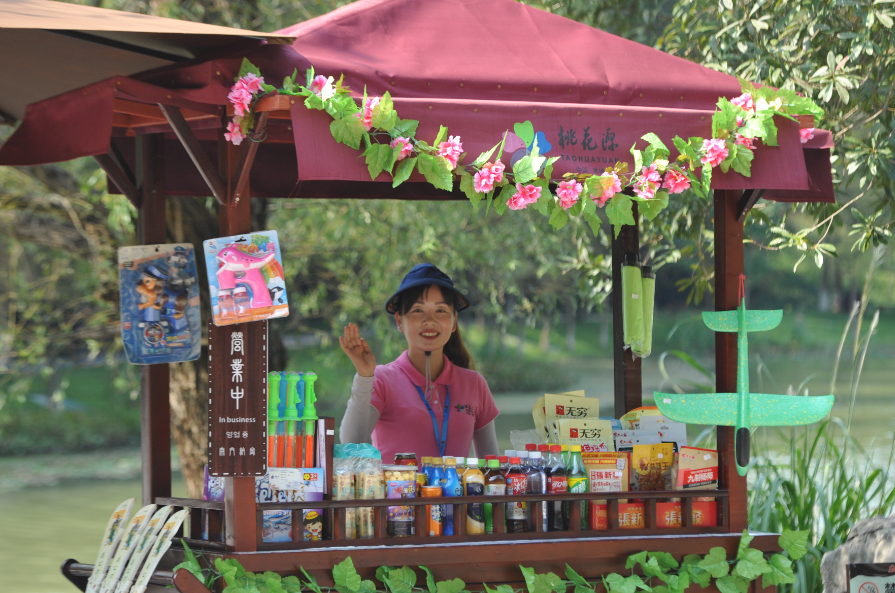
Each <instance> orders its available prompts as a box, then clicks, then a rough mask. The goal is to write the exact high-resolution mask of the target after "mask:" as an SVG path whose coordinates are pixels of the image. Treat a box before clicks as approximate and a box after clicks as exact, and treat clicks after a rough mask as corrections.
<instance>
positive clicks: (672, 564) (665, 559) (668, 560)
mask: <svg viewBox="0 0 895 593" xmlns="http://www.w3.org/2000/svg"><path fill="white" fill-rule="evenodd" d="M662 193H665V204H666V205H668V192H659V194H662ZM659 194H656V198H658V197H659ZM655 201H656V200H649V202H655ZM638 208H639V206H638ZM650 220H652V218H650ZM649 557H650V558H655V559H656V560H657V561H658V562H659V566H661V567H662V568H664V569H666V570H667V569H669V568H677V567H679V566H680V564H679V563H678V561H677V560H675V559H674V556H672V555H671V554H669V553H668V552H650V553H649Z"/></svg>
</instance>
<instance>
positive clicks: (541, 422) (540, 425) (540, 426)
mask: <svg viewBox="0 0 895 593" xmlns="http://www.w3.org/2000/svg"><path fill="white" fill-rule="evenodd" d="M560 395H570V396H572V397H584V390H583V389H581V390H578V391H567V392H565V393H562V394H560ZM545 397H546V396H545ZM544 405H545V404H544V397H539V398H538V400H537V401H536V402H535V405H534V407H533V408H532V409H531V416H532V419H533V420H534V422H535V430H536V431H537V432H538V436H540V437H541V439H542V441H543V442H545V443H546V442H547V441H548V440H549V438H550V431H549V430H547V412H546V410H545V408H544Z"/></svg>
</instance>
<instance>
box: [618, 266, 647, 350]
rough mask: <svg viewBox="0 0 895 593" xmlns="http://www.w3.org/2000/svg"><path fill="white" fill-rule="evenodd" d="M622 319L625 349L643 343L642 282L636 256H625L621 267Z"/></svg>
mask: <svg viewBox="0 0 895 593" xmlns="http://www.w3.org/2000/svg"><path fill="white" fill-rule="evenodd" d="M622 298H623V299H624V300H623V301H622V317H623V321H624V323H623V327H624V334H625V348H630V347H632V346H633V345H634V344H638V343H641V342H643V304H642V303H643V280H642V278H641V273H640V262H639V261H638V258H637V255H636V254H633V253H628V254H626V255H625V265H623V266H622Z"/></svg>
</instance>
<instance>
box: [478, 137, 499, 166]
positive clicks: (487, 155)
mask: <svg viewBox="0 0 895 593" xmlns="http://www.w3.org/2000/svg"><path fill="white" fill-rule="evenodd" d="M499 146H500V142H498V143H497V144H495V145H494V148H492V149H491V150H489V151H488V152H483V153H482V154H480V155H479V158H477V159H476V160H474V161H473V162H472V166H473V167H481V166H482V165H484V164H485V163H487V162H488V159H490V158H491V155H492V154H494V151H495V150H497V148H498V147H499Z"/></svg>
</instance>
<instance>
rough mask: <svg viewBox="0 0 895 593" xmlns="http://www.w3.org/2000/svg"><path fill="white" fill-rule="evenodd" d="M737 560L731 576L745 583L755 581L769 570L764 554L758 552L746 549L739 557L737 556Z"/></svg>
mask: <svg viewBox="0 0 895 593" xmlns="http://www.w3.org/2000/svg"><path fill="white" fill-rule="evenodd" d="M737 558H739V560H738V561H737V565H736V567H735V568H734V569H733V574H734V575H736V576H738V577H742V578H744V579H746V580H747V581H752V580H755V579H757V578H758V577H759V575H762V574H764V573H766V572H768V571H770V570H771V567H770V566H768V562H767V560H765V559H764V554H762V553H761V551H760V550H756V549H754V548H748V549H746V550H743V552H742V554H741V555H740V554H737Z"/></svg>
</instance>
